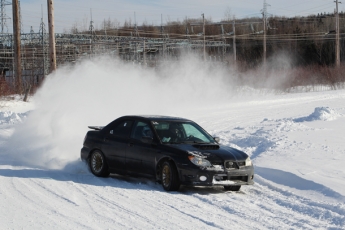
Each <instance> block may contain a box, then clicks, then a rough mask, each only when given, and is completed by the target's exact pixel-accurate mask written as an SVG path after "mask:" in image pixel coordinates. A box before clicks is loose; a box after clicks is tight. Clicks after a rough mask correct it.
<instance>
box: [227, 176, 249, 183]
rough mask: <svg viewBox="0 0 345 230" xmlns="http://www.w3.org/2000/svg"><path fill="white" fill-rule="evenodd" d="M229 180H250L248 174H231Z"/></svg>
mask: <svg viewBox="0 0 345 230" xmlns="http://www.w3.org/2000/svg"><path fill="white" fill-rule="evenodd" d="M229 180H232V181H244V182H247V181H248V176H230V177H229Z"/></svg>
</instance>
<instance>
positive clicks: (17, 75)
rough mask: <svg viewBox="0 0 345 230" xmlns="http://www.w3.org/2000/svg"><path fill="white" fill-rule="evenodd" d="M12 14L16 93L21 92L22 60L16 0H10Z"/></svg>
mask: <svg viewBox="0 0 345 230" xmlns="http://www.w3.org/2000/svg"><path fill="white" fill-rule="evenodd" d="M12 14H13V43H14V71H13V74H14V76H15V88H16V92H17V93H19V94H20V93H22V62H21V54H20V16H19V3H18V0H12Z"/></svg>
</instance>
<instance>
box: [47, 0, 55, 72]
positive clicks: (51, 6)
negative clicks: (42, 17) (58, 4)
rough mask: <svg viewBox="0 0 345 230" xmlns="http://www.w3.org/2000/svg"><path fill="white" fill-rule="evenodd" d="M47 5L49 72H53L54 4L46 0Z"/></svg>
mask: <svg viewBox="0 0 345 230" xmlns="http://www.w3.org/2000/svg"><path fill="white" fill-rule="evenodd" d="M47 5H48V23H49V54H50V72H53V71H55V70H56V50H55V28H54V2H53V0H47Z"/></svg>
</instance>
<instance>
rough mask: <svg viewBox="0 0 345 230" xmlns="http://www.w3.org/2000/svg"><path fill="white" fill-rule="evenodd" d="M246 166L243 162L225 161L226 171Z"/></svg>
mask: <svg viewBox="0 0 345 230" xmlns="http://www.w3.org/2000/svg"><path fill="white" fill-rule="evenodd" d="M245 165H246V162H245V161H226V162H225V168H226V169H239V168H240V167H243V166H245Z"/></svg>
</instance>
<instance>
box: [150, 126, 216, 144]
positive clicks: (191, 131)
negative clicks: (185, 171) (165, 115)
mask: <svg viewBox="0 0 345 230" xmlns="http://www.w3.org/2000/svg"><path fill="white" fill-rule="evenodd" d="M152 124H153V127H154V128H155V130H156V133H157V134H158V137H159V139H160V140H161V142H162V143H165V144H180V143H215V140H214V139H213V137H212V136H210V135H209V134H208V133H207V132H205V131H204V130H203V129H202V128H201V127H200V126H199V125H197V124H196V123H194V122H190V121H152Z"/></svg>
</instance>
